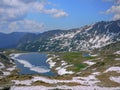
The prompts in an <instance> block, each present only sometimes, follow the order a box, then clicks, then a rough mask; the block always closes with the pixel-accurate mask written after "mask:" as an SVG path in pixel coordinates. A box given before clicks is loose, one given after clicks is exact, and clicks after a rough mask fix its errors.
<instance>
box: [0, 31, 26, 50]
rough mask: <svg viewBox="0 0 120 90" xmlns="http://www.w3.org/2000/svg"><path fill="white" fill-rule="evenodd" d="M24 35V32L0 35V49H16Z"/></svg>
mask: <svg viewBox="0 0 120 90" xmlns="http://www.w3.org/2000/svg"><path fill="white" fill-rule="evenodd" d="M24 35H26V33H24V32H13V33H9V34H5V33H0V48H13V47H16V45H17V44H18V42H19V40H20V39H21V38H22V37H23V36H24Z"/></svg>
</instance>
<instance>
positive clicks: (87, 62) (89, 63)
mask: <svg viewBox="0 0 120 90" xmlns="http://www.w3.org/2000/svg"><path fill="white" fill-rule="evenodd" d="M83 63H85V64H88V65H90V66H91V65H94V64H95V62H91V61H85V62H83Z"/></svg>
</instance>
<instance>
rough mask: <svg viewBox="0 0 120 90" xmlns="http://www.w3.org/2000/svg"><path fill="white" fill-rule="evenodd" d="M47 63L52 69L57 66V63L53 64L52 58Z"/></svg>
mask: <svg viewBox="0 0 120 90" xmlns="http://www.w3.org/2000/svg"><path fill="white" fill-rule="evenodd" d="M46 62H47V63H48V64H49V65H50V68H53V67H54V66H55V64H56V62H53V60H52V57H51V58H48V59H47V61H46Z"/></svg>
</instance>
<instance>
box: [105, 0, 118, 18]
mask: <svg viewBox="0 0 120 90" xmlns="http://www.w3.org/2000/svg"><path fill="white" fill-rule="evenodd" d="M104 1H112V2H114V4H113V5H112V6H111V7H110V8H109V9H108V10H106V12H105V13H106V14H113V20H118V19H120V0H104Z"/></svg>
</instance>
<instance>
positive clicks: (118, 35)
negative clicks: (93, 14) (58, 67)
mask: <svg viewBox="0 0 120 90" xmlns="http://www.w3.org/2000/svg"><path fill="white" fill-rule="evenodd" d="M119 40H120V20H116V21H108V22H105V21H101V22H97V23H95V24H91V25H86V26H83V27H81V28H77V29H69V30H52V31H47V32H44V33H40V34H38V35H37V36H36V38H35V39H33V40H29V42H28V43H24V44H21V45H19V46H18V48H19V49H22V50H27V51H85V50H87V51H89V50H92V49H95V48H101V47H103V46H106V45H108V44H111V43H114V42H116V41H119Z"/></svg>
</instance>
